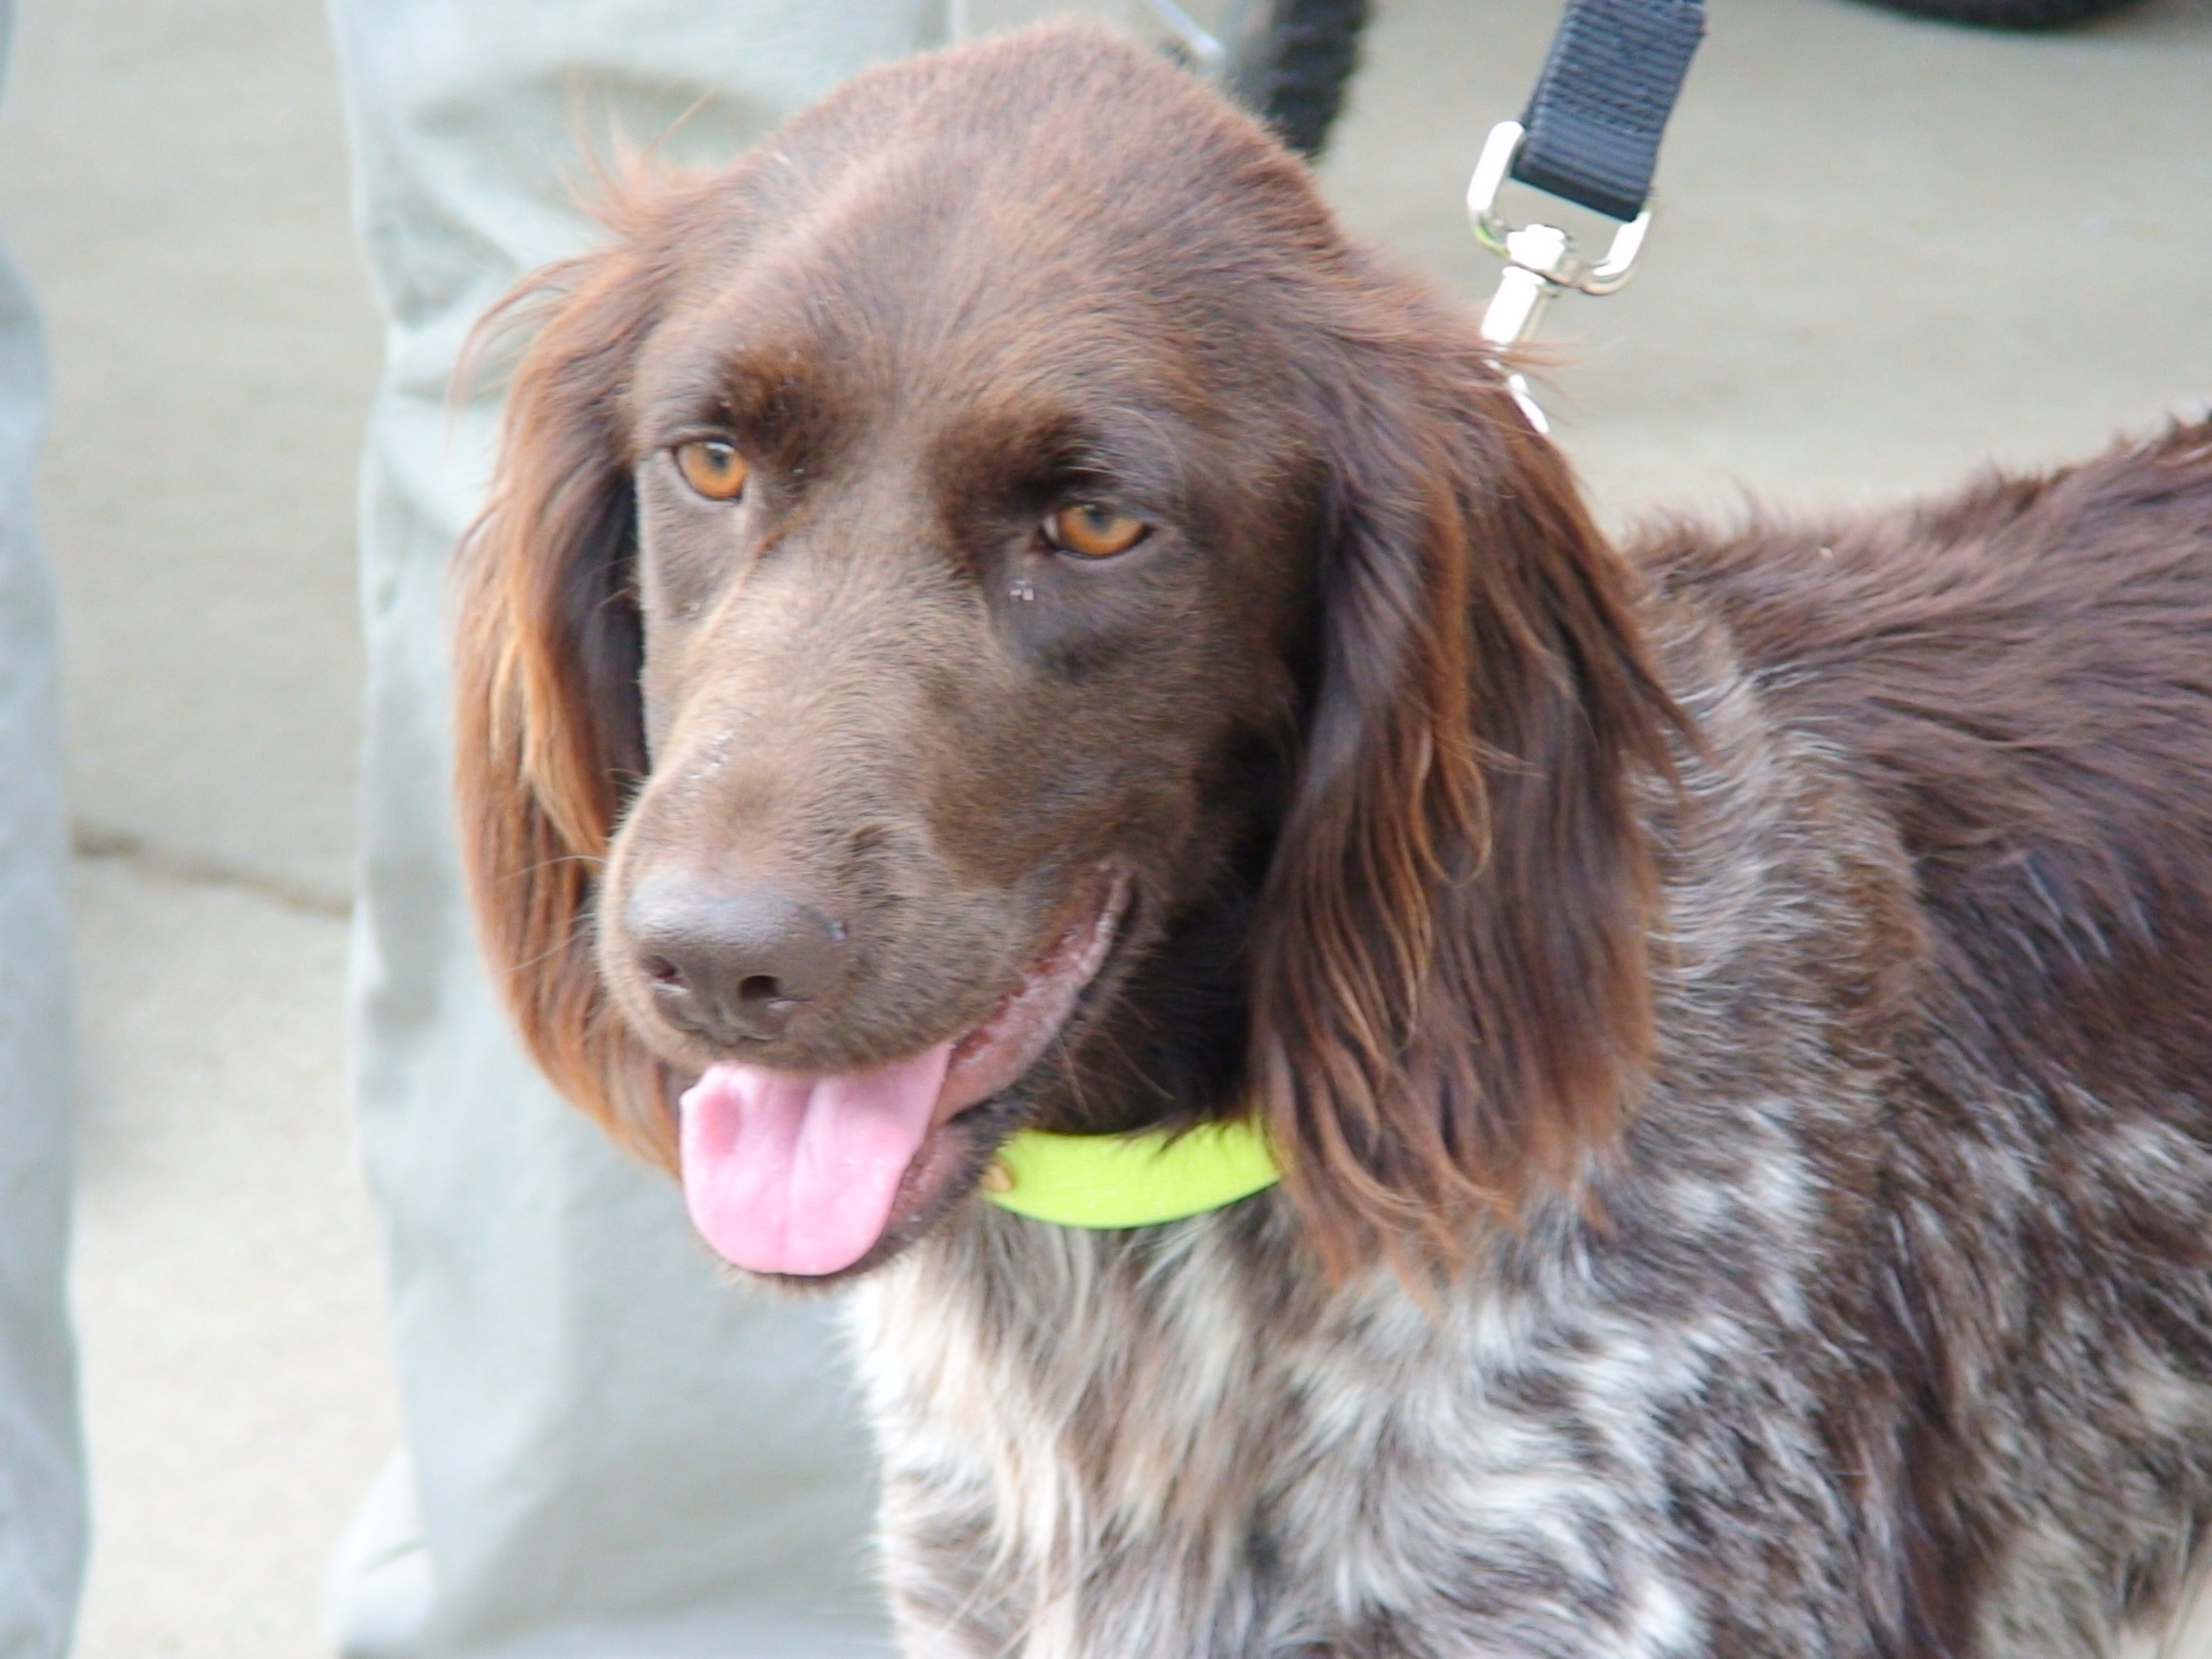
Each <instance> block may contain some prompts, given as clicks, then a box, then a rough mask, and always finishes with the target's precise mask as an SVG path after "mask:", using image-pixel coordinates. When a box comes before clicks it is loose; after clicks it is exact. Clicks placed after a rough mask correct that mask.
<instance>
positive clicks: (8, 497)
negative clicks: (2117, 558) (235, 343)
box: [0, 0, 84, 1659]
mask: <svg viewBox="0 0 2212 1659" xmlns="http://www.w3.org/2000/svg"><path fill="white" fill-rule="evenodd" d="M10 11H11V8H10V6H9V5H8V3H7V0H0V64H4V63H5V61H6V56H7V50H6V48H7V31H8V24H9V20H10V18H9V13H10ZM45 406H46V363H45V354H44V351H43V349H42V347H41V343H40V339H39V332H38V320H37V315H36V312H35V311H34V310H33V308H32V304H31V296H30V292H29V290H28V289H27V288H26V287H25V286H24V284H23V280H22V277H21V276H20V275H19V274H18V273H17V272H16V270H15V267H14V265H13V264H12V262H11V261H10V260H9V259H8V257H7V254H6V253H5V252H0V1659H60V1655H61V1653H62V1652H63V1651H64V1650H65V1649H66V1648H67V1647H68V1644H69V1629H70V1625H71V1624H72V1623H73V1622H74V1620H75V1617H76V1610H77V1593H78V1588H79V1586H80V1585H81V1584H82V1582H83V1580H84V1459H83V1454H82V1450H81V1447H80V1443H79V1437H78V1428H77V1395H76V1365H75V1359H74V1357H73V1352H72V1349H71V1346H70V1338H69V1322H68V1313H67V1303H66V1298H65V1293H64V1278H65V1267H66V1262H67V1254H68V1231H69V1179H70V1162H71V1161H70V1155H69V1142H70V1113H69V1088H70V1064H69V961H68V921H67V915H66V912H65V909H64V904H63V898H64V892H65V885H64V884H65V882H66V879H67V874H68V870H67V863H66V857H67V841H66V830H65V829H64V821H63V816H62V807H61V735H60V696H59V692H58V689H57V677H56V668H55V639H54V635H55V627H54V598H53V591H52V589H51V586H50V584H49V582H48V580H47V574H46V566H45V563H44V560H43V559H42V558H41V556H40V554H39V550H38V541H37V537H36V532H35V529H34V527H33V522H32V516H31V473H32V463H33V459H34V457H35V455H36V450H37V446H38V436H39V432H40V430H41V427H42V426H43V423H44V418H45Z"/></svg>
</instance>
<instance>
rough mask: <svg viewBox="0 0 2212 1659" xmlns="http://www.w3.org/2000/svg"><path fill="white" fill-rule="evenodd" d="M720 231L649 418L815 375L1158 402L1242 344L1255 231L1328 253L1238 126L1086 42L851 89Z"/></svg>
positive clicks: (1196, 95)
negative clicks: (1196, 364) (1293, 238)
mask: <svg viewBox="0 0 2212 1659" xmlns="http://www.w3.org/2000/svg"><path fill="white" fill-rule="evenodd" d="M721 210H722V211H723V212H724V213H726V214H727V216H728V219H729V225H728V230H729V234H728V235H727V236H726V237H724V238H721V239H719V246H720V247H721V249H722V250H723V251H724V252H723V254H722V257H721V258H719V259H718V260H717V261H715V262H714V263H712V264H711V265H709V266H706V267H703V268H696V269H693V270H691V271H688V272H686V273H685V274H684V275H683V276H682V277H681V280H680V282H679V285H678V289H677V292H675V293H674V294H673V295H672V296H671V297H670V303H669V306H668V309H667V314H666V319H665V321H664V323H663V324H662V325H661V327H660V328H659V329H658V330H657V331H656V334H655V337H654V340H653V342H652V343H651V345H650V347H649V348H648V350H647V352H646V355H645V359H644V361H643V363H642V364H641V365H640V373H639V377H638V389H639V391H640V393H641V399H640V400H641V402H642V403H644V404H645V405H647V406H648V407H650V406H652V405H655V404H661V405H665V404H669V403H671V402H687V403H691V404H693V405H701V406H710V405H711V404H712V403H713V402H714V401H715V400H716V399H718V398H724V397H729V396H731V395H733V394H734V395H736V396H738V397H747V396H752V395H755V394H756V392H758V393H760V394H762V395H765V396H768V397H785V398H788V397H805V396H806V395H807V393H808V391H809V390H810V389H818V383H819V382H820V381H821V379H822V378H823V377H825V376H833V377H837V378H840V379H843V380H845V381H846V382H848V383H865V389H866V390H867V391H868V392H870V393H876V394H881V393H884V392H891V393H893V394H895V395H899V396H914V395H919V394H922V393H924V392H926V393H927V394H928V395H931V396H936V397H953V398H960V397H977V396H982V395H984V394H985V393H987V392H988V393H992V394H1002V393H1004V392H1005V390H1006V389H1007V388H1009V387H1017V386H1019V385H1021V384H1022V382H1023V381H1024V380H1025V379H1027V380H1034V379H1036V378H1037V377H1038V376H1041V375H1057V376H1059V377H1060V378H1061V379H1062V380H1063V381H1064V382H1066V384H1067V385H1068V386H1069V387H1074V386H1082V387H1085V388H1088V389H1089V390H1091V391H1092V392H1094V393H1098V394H1102V395H1105V396H1109V397H1114V396H1130V395H1136V394H1139V393H1141V392H1142V393H1148V394H1150V395H1153V396H1157V395H1159V394H1160V393H1162V392H1163V391H1166V392H1168V393H1169V394H1172V392H1173V390H1174V387H1175V382H1176V379H1177V370H1178V368H1179V367H1187V366H1188V364H1189V360H1190V358H1191V357H1192V356H1193V355H1202V354H1203V352H1204V350H1205V349H1210V348H1211V349H1218V347H1219V346H1220V344H1221V342H1222V338H1223V336H1224V334H1225V333H1226V332H1233V331H1234V329H1235V326H1236V316H1235V314H1236V312H1237V311H1238V306H1239V301H1240V298H1241V297H1242V296H1243V295H1244V294H1245V292H1246V291H1247V290H1249V289H1250V287H1252V286H1253V284H1254V283H1255V281H1257V280H1259V279H1261V278H1260V276H1259V274H1258V273H1257V271H1256V260H1257V259H1259V258H1260V257H1261V256H1262V250H1264V249H1266V248H1268V247H1271V246H1275V245H1277V238H1275V237H1270V236H1269V235H1267V234H1264V233H1263V228H1273V229H1275V230H1277V231H1278V232H1279V231H1280V229H1281V228H1282V226H1283V223H1284V220H1285V218H1286V215H1287V216H1290V217H1293V218H1297V219H1302V220H1305V221H1308V223H1307V224H1305V225H1304V226H1303V227H1302V228H1303V229H1304V230H1306V231H1307V232H1308V234H1306V235H1304V236H1301V237H1300V238H1299V240H1300V241H1301V242H1302V243H1304V244H1305V245H1306V246H1307V247H1308V248H1310V247H1311V246H1312V245H1313V242H1314V240H1315V239H1316V233H1318V238H1319V239H1321V240H1326V239H1328V237H1329V236H1330V234H1331V233H1332V232H1331V231H1330V228H1329V227H1328V224H1327V215H1326V210H1325V209H1323V208H1321V207H1320V205H1319V204H1318V199H1317V197H1315V195H1314V194H1313V192H1312V190H1311V188H1310V184H1309V182H1308V181H1307V180H1306V178H1305V176H1304V173H1303V170H1302V169H1300V168H1298V167H1297V166H1296V164H1295V163H1293V162H1291V161H1289V160H1288V158H1287V157H1286V156H1284V155H1283V154H1282V152H1281V151H1280V150H1279V149H1278V148H1276V147H1275V146H1274V145H1273V144H1272V143H1271V142H1270V141H1269V140H1267V139H1266V138H1264V137H1263V136H1262V135H1261V133H1260V132H1259V131H1258V129H1257V128H1256V127H1254V126H1253V124H1252V123H1250V122H1249V121H1248V120H1246V119H1245V118H1244V117H1242V116H1240V115H1238V114H1237V113H1235V112H1234V111H1231V110H1230V109H1228V108H1226V107H1225V106H1223V105H1221V104H1220V102H1219V101H1218V100H1217V99H1215V98H1214V96H1213V95H1212V94H1211V93H1209V92H1207V91H1205V90H1204V89H1203V88H1201V87H1200V86H1198V85H1197V84H1195V83H1193V82H1191V81H1190V79H1189V78H1188V77H1186V76H1184V75H1183V74H1181V73H1180V72H1179V71H1175V70H1173V69H1170V68H1168V67H1166V66H1165V65H1163V64H1161V63H1158V62H1156V61H1153V60H1151V59H1149V58H1148V57H1147V56H1146V55H1144V54H1142V53H1140V52H1138V51H1136V50H1135V49H1134V48H1131V47H1129V46H1127V45H1125V44H1123V43H1120V42H1117V41H1115V40H1113V39H1111V38H1110V37H1108V36H1103V35H1100V34H1098V33H1096V32H1094V31H1087V30H1048V31H1044V32H1041V33H1039V34H1037V35H1036V36H1031V37H1026V38H1022V37H1018V38H1016V39H1014V40H1011V41H1008V42H1005V43H1003V46H1002V47H999V48H993V49H991V50H990V51H986V52H984V53H980V54H968V55H963V56H961V57H958V58H952V59H946V60H937V62H936V63H934V64H931V63H928V62H925V63H923V64H922V65H919V66H916V67H913V68H906V67H904V66H902V67H900V68H898V69H894V70H889V71H884V72H880V73H879V74H878V75H877V76H873V77H864V78H863V79H862V80H861V81H860V82H859V83H856V84H854V86H853V87H850V88H848V89H847V91H846V92H844V93H841V94H839V95H838V96H837V97H836V98H833V99H832V100H830V101H829V103H828V104H826V105H825V106H823V107H822V108H819V109H817V110H816V111H814V112H812V113H810V114H809V115H807V116H805V117H802V118H801V120H800V121H799V122H797V123H795V124H794V125H793V126H792V127H791V128H790V129H788V130H787V131H786V132H784V133H783V134H781V135H780V136H779V137H778V138H776V139H772V140H770V141H769V143H767V144H766V145H764V146H763V147H762V148H761V149H760V150H759V151H757V152H756V153H755V154H754V155H753V156H751V157H749V158H748V161H747V162H746V163H745V165H744V166H743V167H742V168H741V169H740V170H739V171H738V173H737V174H735V175H733V179H732V180H731V186H730V188H729V190H728V192H727V193H726V195H725V196H724V198H723V206H722V209H721ZM1047 347H1048V349H1046V348H1047ZM1178 348H1188V349H1187V350H1183V351H1180V352H1179V351H1178ZM810 382H811V383H814V385H813V386H812V387H810ZM1036 389H1037V390H1040V391H1043V390H1045V389H1044V388H1036Z"/></svg>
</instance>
